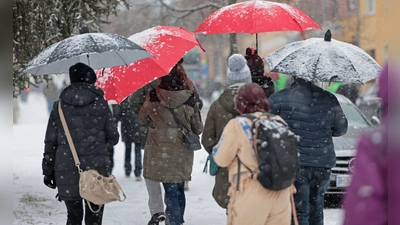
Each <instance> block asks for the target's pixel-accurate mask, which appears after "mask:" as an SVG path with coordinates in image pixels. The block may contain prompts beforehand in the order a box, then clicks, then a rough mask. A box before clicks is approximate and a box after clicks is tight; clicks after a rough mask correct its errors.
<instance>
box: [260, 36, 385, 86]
mask: <svg viewBox="0 0 400 225" xmlns="http://www.w3.org/2000/svg"><path fill="white" fill-rule="evenodd" d="M265 60H266V61H267V63H268V64H269V67H270V69H271V72H279V73H284V74H288V75H292V76H295V77H300V78H303V79H305V80H308V81H313V82H314V81H321V82H330V81H343V82H348V83H365V82H367V81H370V80H372V79H375V78H377V77H378V74H379V71H380V69H381V67H380V66H379V64H378V63H377V62H376V61H375V60H374V59H373V58H372V57H371V56H370V55H368V53H366V52H365V51H364V50H362V49H361V48H359V47H357V46H355V45H352V44H349V43H346V42H341V41H337V40H334V39H332V38H331V33H330V31H329V30H328V31H327V32H326V34H325V38H309V39H307V40H304V41H298V42H293V43H290V44H287V45H285V46H283V47H281V48H280V49H278V50H276V51H274V52H272V53H271V54H269V55H268V56H266V57H265Z"/></svg>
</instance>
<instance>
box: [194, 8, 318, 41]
mask: <svg viewBox="0 0 400 225" xmlns="http://www.w3.org/2000/svg"><path fill="white" fill-rule="evenodd" d="M310 29H321V27H320V26H319V25H318V24H317V23H315V22H314V21H313V20H312V19H311V18H310V17H309V16H308V15H307V14H305V13H304V12H302V11H301V10H299V9H297V8H295V7H293V6H290V5H287V4H283V3H278V2H270V1H258V0H252V1H246V2H240V3H236V4H232V5H228V6H225V7H222V8H220V9H219V10H217V11H215V12H214V13H212V14H211V15H210V16H208V17H207V18H206V19H205V20H204V21H203V22H202V23H201V24H200V25H199V27H198V28H197V29H196V30H195V31H194V32H195V33H203V34H226V33H248V34H257V33H261V32H273V31H305V30H310ZM256 37H257V36H256ZM257 42H258V41H257Z"/></svg>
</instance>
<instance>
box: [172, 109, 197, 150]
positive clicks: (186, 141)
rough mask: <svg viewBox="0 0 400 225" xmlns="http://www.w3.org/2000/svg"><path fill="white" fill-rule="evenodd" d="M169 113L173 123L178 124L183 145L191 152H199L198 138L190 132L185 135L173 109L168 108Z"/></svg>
mask: <svg viewBox="0 0 400 225" xmlns="http://www.w3.org/2000/svg"><path fill="white" fill-rule="evenodd" d="M168 109H169V111H170V112H171V114H172V116H173V117H174V120H175V122H176V123H177V124H178V126H179V128H180V129H181V130H182V133H183V145H184V146H185V147H186V148H188V149H191V150H194V151H196V150H199V149H201V143H200V136H199V135H197V134H195V133H193V132H192V131H191V130H188V132H186V133H185V131H184V129H183V126H182V124H181V122H180V121H179V119H178V118H177V117H176V114H175V112H174V110H173V109H170V108H168Z"/></svg>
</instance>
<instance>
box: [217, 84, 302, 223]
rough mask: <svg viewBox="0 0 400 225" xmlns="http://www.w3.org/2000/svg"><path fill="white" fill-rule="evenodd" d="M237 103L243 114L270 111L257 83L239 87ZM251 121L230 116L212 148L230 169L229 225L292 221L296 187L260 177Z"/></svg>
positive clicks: (258, 113) (224, 165) (257, 113)
mask: <svg viewBox="0 0 400 225" xmlns="http://www.w3.org/2000/svg"><path fill="white" fill-rule="evenodd" d="M235 105H236V109H237V111H238V112H239V114H240V115H245V114H250V115H252V116H255V117H259V116H261V115H262V114H263V112H268V111H269V103H268V100H267V97H266V95H265V93H264V91H263V90H262V88H261V87H260V86H259V85H258V84H245V85H243V86H242V87H240V89H239V91H238V93H237V96H236V100H235ZM279 119H280V120H282V119H281V118H279ZM252 124H253V121H252V120H251V119H249V118H247V117H242V116H239V117H236V118H234V119H231V120H230V121H229V122H228V123H227V124H226V126H225V128H224V130H223V132H222V135H221V138H220V139H219V142H218V144H217V145H216V146H215V147H214V148H213V154H214V160H215V162H216V163H217V164H218V165H220V166H222V167H227V168H228V171H229V181H230V187H229V191H228V195H229V197H230V200H229V203H228V221H227V225H241V224H247V225H267V224H280V225H289V224H290V221H291V206H290V195H291V192H292V191H293V190H294V189H293V187H292V186H290V184H289V186H287V187H284V188H282V189H280V190H277V191H274V190H270V189H267V188H265V187H264V186H262V184H261V183H260V181H259V180H258V179H257V176H258V174H259V172H260V171H259V166H258V155H257V153H256V151H255V149H253V143H254V141H255V140H253V134H252V131H251V130H250V128H251V126H252Z"/></svg>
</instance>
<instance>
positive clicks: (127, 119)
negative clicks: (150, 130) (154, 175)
mask: <svg viewBox="0 0 400 225" xmlns="http://www.w3.org/2000/svg"><path fill="white" fill-rule="evenodd" d="M119 108H120V109H119V110H118V115H117V114H116V113H117V112H115V111H116V110H114V116H115V117H116V118H117V120H118V121H121V139H122V141H123V142H124V143H125V163H124V170H125V176H126V177H130V175H131V173H132V163H131V158H132V144H134V145H135V148H134V157H135V159H134V162H135V163H134V170H133V173H134V175H135V178H136V181H141V180H142V178H141V175H142V146H141V133H140V132H141V127H142V126H141V124H140V123H139V120H138V118H137V114H134V113H133V112H132V109H131V108H130V105H129V102H128V99H125V100H124V101H122V102H121V104H120V105H119Z"/></svg>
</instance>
